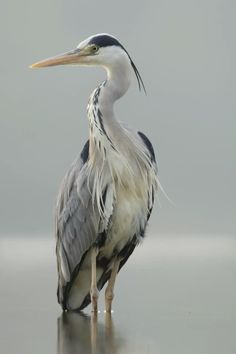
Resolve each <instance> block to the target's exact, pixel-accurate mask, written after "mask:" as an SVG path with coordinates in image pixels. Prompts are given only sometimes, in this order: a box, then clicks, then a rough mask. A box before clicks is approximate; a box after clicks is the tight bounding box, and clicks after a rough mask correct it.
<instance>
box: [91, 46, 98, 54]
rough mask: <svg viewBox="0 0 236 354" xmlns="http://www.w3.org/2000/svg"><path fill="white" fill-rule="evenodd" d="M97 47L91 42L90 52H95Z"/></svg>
mask: <svg viewBox="0 0 236 354" xmlns="http://www.w3.org/2000/svg"><path fill="white" fill-rule="evenodd" d="M98 49H99V47H98V46H97V45H95V44H93V45H92V46H91V51H92V53H96V52H97V51H98Z"/></svg>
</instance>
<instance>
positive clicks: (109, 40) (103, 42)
mask: <svg viewBox="0 0 236 354" xmlns="http://www.w3.org/2000/svg"><path fill="white" fill-rule="evenodd" d="M89 44H96V45H97V46H99V47H109V46H113V45H114V46H117V47H120V48H122V49H123V50H124V51H125V52H126V54H127V55H128V57H129V60H130V63H131V65H132V68H133V70H134V73H135V75H136V78H137V81H138V86H139V90H141V87H143V90H144V92H145V93H146V89H145V86H144V83H143V80H142V77H141V75H140V73H139V71H138V69H137V67H136V66H135V64H134V62H133V60H132V59H131V57H130V55H129V53H128V52H127V50H126V49H125V47H124V46H123V45H122V44H121V43H120V42H119V41H118V40H117V39H116V38H114V37H111V36H109V35H107V34H103V35H100V36H95V37H93V38H91V39H90V42H89Z"/></svg>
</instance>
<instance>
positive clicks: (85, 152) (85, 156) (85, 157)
mask: <svg viewBox="0 0 236 354" xmlns="http://www.w3.org/2000/svg"><path fill="white" fill-rule="evenodd" d="M80 157H81V159H82V161H83V163H84V164H85V162H87V161H88V157H89V140H88V141H87V142H86V144H85V145H84V147H83V150H82V151H81V154H80Z"/></svg>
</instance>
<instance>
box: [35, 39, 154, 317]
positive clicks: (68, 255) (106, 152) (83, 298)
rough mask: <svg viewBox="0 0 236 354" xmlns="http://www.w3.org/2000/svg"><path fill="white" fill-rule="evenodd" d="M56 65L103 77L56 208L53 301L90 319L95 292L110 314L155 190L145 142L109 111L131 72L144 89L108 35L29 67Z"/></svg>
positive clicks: (131, 64) (125, 54)
mask: <svg viewBox="0 0 236 354" xmlns="http://www.w3.org/2000/svg"><path fill="white" fill-rule="evenodd" d="M57 65H78V66H95V67H102V68H104V69H105V70H106V79H105V80H104V81H103V82H102V83H101V84H100V85H99V86H98V87H96V88H95V90H94V91H93V92H92V94H91V96H90V98H89V101H88V105H87V116H88V121H89V138H88V140H87V142H86V143H85V145H84V147H83V149H82V152H81V153H80V155H79V157H78V158H77V159H76V160H75V161H74V162H73V163H72V165H71V167H70V168H69V170H68V172H67V173H66V175H65V177H64V179H63V181H62V184H61V186H60V189H59V193H58V198H57V202H56V207H55V235H56V256H57V270H58V290H57V297H58V302H59V304H60V305H61V307H62V309H63V311H73V310H78V311H81V310H83V309H84V308H85V307H86V306H88V305H89V304H91V308H92V312H94V313H97V311H98V297H99V292H100V290H101V289H102V288H103V287H104V285H105V284H107V285H106V289H105V311H106V312H109V313H110V312H111V311H112V301H113V298H114V286H115V281H116V277H117V274H118V272H119V271H120V269H121V268H122V267H123V265H124V264H125V263H126V261H127V260H128V258H129V257H130V255H131V254H132V253H133V251H134V249H135V248H136V246H137V245H139V244H140V243H141V242H142V240H143V239H144V237H145V231H146V227H147V223H148V220H149V217H150V215H151V212H152V208H153V204H154V200H155V197H156V194H157V190H158V188H159V182H158V181H159V180H158V177H157V175H158V173H157V162H156V158H155V153H154V149H153V146H152V143H151V142H150V140H149V139H148V138H147V136H146V135H145V134H144V133H142V132H141V131H138V130H132V129H130V128H129V127H127V126H126V124H123V123H121V122H120V121H119V120H118V119H117V118H116V116H115V113H114V104H115V102H116V101H117V100H118V99H120V98H121V97H122V96H123V95H124V94H125V93H126V92H127V90H128V88H129V86H130V84H131V79H132V75H133V73H134V74H135V76H136V79H137V83H138V87H139V90H140V91H141V90H142V89H143V90H144V91H145V92H146V90H145V86H144V82H143V80H142V77H141V75H140V73H139V71H138V69H137V67H136V66H135V64H134V62H133V60H132V59H131V56H130V54H129V53H128V51H127V50H126V49H125V47H124V46H123V45H122V44H121V43H120V41H119V40H118V39H117V38H116V37H114V36H113V35H110V34H107V33H100V34H95V35H92V36H90V37H88V38H87V39H85V40H83V41H82V42H80V44H79V45H78V46H77V47H76V48H75V49H73V50H71V51H69V52H66V53H63V54H60V55H56V56H54V57H50V58H47V59H44V60H41V61H39V62H37V63H35V64H32V65H31V68H44V67H51V66H57ZM131 293H132V292H131Z"/></svg>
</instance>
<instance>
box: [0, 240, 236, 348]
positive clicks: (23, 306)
mask: <svg viewBox="0 0 236 354" xmlns="http://www.w3.org/2000/svg"><path fill="white" fill-rule="evenodd" d="M235 273H236V239H235V236H231V235H184V236H181V235H158V236H155V235H151V236H149V237H148V238H147V239H146V240H145V242H144V244H143V245H141V246H140V247H138V248H137V250H136V252H135V253H134V255H133V256H132V257H131V258H130V260H129V261H128V263H127V265H126V266H125V267H124V268H123V269H122V271H121V273H120V274H119V276H118V279H117V283H116V288H115V299H114V312H113V313H112V315H111V316H109V315H107V314H104V312H103V311H104V296H103V295H104V294H103V293H102V294H101V295H100V298H99V309H100V312H99V313H98V315H97V317H91V316H90V308H88V309H86V311H85V313H84V314H79V313H65V314H62V313H61V310H60V308H59V306H58V305H57V303H56V295H55V293H56V262H55V256H54V241H53V240H52V239H51V238H50V237H46V236H42V237H40V236H38V237H36V236H35V237H31V238H30V237H21V236H18V237H2V238H1V239H0V277H1V287H0V298H1V305H0V352H1V353H4V354H8V353H19V354H20V353H22V354H23V353H24V354H28V353H30V354H32V353H60V354H62V353H63V354H67V353H71V354H72V353H73V354H74V353H81V354H82V353H83V354H87V353H92V354H95V353H97V354H100V353H101V354H113V353H115V354H123V353H126V354H133V353H135V354H144V353H148V354H151V353H155V354H156V353H157V354H159V353H160V354H173V353H175V354H178V353H181V354H185V353H186V354H189V353H191V354H195V353H196V354H199V353H201V354H211V353H212V354H213V353H214V354H218V353H219V354H222V353H226V354H231V353H232V354H233V353H235V352H236V339H235V333H236V332H235V331H236V300H235V299H236V283H235Z"/></svg>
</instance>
